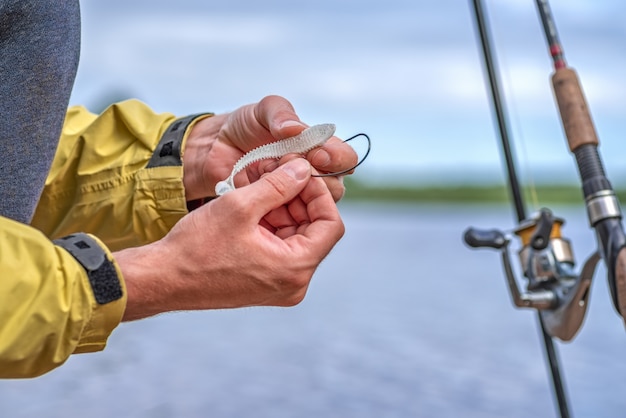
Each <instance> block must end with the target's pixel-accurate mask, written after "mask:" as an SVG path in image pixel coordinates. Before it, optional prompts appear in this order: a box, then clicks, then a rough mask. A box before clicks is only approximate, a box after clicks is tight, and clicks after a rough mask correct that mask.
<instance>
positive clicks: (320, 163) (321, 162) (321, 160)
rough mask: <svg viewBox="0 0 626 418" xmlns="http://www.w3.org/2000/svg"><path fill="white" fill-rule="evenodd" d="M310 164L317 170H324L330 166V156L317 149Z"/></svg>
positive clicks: (322, 149) (324, 151) (326, 152)
mask: <svg viewBox="0 0 626 418" xmlns="http://www.w3.org/2000/svg"><path fill="white" fill-rule="evenodd" d="M311 164H313V165H314V166H315V167H317V168H324V167H327V166H328V165H330V154H329V153H328V151H326V150H325V149H324V148H319V149H318V150H317V151H315V152H314V153H313V156H312V157H311Z"/></svg>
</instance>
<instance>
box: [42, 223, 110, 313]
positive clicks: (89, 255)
mask: <svg viewBox="0 0 626 418" xmlns="http://www.w3.org/2000/svg"><path fill="white" fill-rule="evenodd" d="M53 243H54V244H55V245H57V246H59V247H61V248H63V249H65V250H67V251H68V252H69V253H70V254H72V256H73V257H74V258H75V259H76V260H77V261H78V262H79V263H80V264H81V265H82V266H83V268H84V269H85V271H86V272H87V276H88V277H89V283H90V284H91V289H92V290H93V295H94V297H95V298H96V302H98V303H99V304H100V305H104V304H106V303H109V302H113V301H116V300H118V299H119V298H121V297H122V286H121V284H120V279H119V277H118V276H117V271H116V270H115V266H114V265H113V262H111V261H110V260H109V259H108V258H107V255H106V252H105V251H104V249H103V248H102V247H101V246H100V245H99V244H98V242H96V240H94V239H93V238H92V237H90V236H89V235H87V234H84V233H82V232H81V233H78V234H73V235H68V236H66V237H63V238H59V239H57V240H54V241H53Z"/></svg>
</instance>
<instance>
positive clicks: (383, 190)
mask: <svg viewBox="0 0 626 418" xmlns="http://www.w3.org/2000/svg"><path fill="white" fill-rule="evenodd" d="M345 184H346V195H345V199H346V200H360V201H378V202H381V201H390V202H408V203H410V202H414V203H485V204H499V203H509V202H510V196H509V190H508V186H507V185H505V184H500V185H497V184H496V185H480V184H477V185H454V184H451V185H443V186H442V185H437V186H430V185H420V186H417V185H416V186H393V185H390V186H373V185H368V184H366V183H363V182H359V181H356V180H354V179H351V178H349V177H346V179H345ZM615 193H616V194H617V197H618V199H619V200H620V201H621V202H626V190H616V191H615ZM523 194H524V197H525V198H526V199H528V200H529V201H530V200H532V201H534V200H535V198H534V196H536V201H537V202H539V203H541V204H581V203H583V195H582V190H581V188H580V186H577V185H572V184H553V185H543V184H542V185H536V186H534V187H528V186H525V187H523Z"/></svg>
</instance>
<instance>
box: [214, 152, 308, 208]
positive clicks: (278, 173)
mask: <svg viewBox="0 0 626 418" xmlns="http://www.w3.org/2000/svg"><path fill="white" fill-rule="evenodd" d="M310 179H311V165H310V164H309V163H308V161H306V160H305V159H303V158H297V159H295V160H292V161H290V162H288V163H286V164H285V165H282V166H280V167H278V168H277V169H276V170H274V171H272V172H271V173H269V174H267V175H266V176H264V177H261V178H260V179H259V180H258V181H256V182H254V183H251V184H250V185H249V186H246V187H244V188H241V189H237V190H234V191H232V192H230V193H233V194H234V193H237V197H238V196H241V197H242V198H243V199H244V200H245V202H244V203H245V206H246V207H247V208H249V211H250V213H252V214H254V215H256V217H258V219H259V220H260V219H261V218H263V217H265V215H266V214H267V213H269V212H270V211H271V210H273V209H276V208H278V207H280V206H281V205H284V204H285V203H287V202H289V201H290V200H291V199H293V198H294V197H295V196H297V195H298V193H300V192H301V191H302V189H303V188H304V187H305V186H306V184H307V182H308V181H309V180H310ZM226 196H228V195H226Z"/></svg>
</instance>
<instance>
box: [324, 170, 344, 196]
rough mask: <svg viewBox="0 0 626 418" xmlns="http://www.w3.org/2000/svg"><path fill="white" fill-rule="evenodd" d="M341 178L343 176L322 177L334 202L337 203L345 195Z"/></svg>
mask: <svg viewBox="0 0 626 418" xmlns="http://www.w3.org/2000/svg"><path fill="white" fill-rule="evenodd" d="M343 177H344V176H331V177H322V179H323V180H324V183H326V187H328V190H330V194H331V195H332V196H333V200H334V201H335V202H339V201H340V200H341V199H342V198H343V196H344V195H345V194H346V186H345V185H344V183H343Z"/></svg>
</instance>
